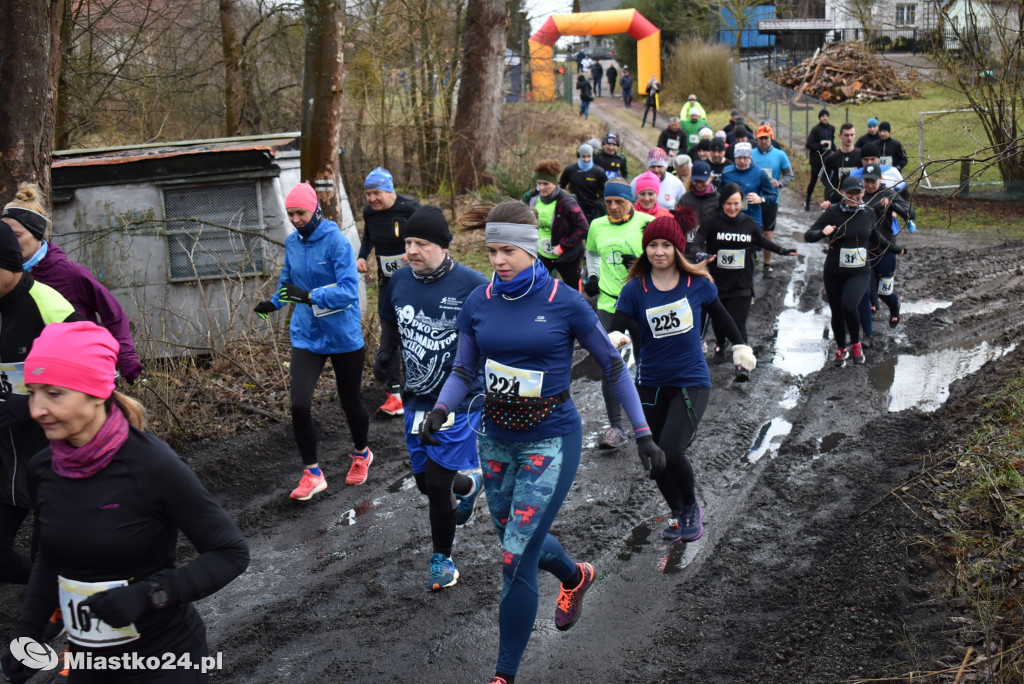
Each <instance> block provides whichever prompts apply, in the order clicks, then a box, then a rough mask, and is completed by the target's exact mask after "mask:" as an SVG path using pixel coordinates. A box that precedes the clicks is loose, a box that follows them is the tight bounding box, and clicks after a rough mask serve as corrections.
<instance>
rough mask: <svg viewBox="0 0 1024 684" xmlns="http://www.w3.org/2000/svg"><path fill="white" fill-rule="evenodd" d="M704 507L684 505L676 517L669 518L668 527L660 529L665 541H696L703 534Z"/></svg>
mask: <svg viewBox="0 0 1024 684" xmlns="http://www.w3.org/2000/svg"><path fill="white" fill-rule="evenodd" d="M703 521H704V509H702V508H701V507H700V506H698V505H697V504H694V505H692V506H684V507H683V510H682V512H681V513H680V514H679V517H678V518H670V519H669V521H668V527H666V528H665V529H664V530H662V531H661V538H662V539H664V540H665V541H670V542H677V541H685V542H691V541H697V540H698V539H700V538H701V537H702V536H704V522H703Z"/></svg>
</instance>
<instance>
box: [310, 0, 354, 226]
mask: <svg viewBox="0 0 1024 684" xmlns="http://www.w3.org/2000/svg"><path fill="white" fill-rule="evenodd" d="M305 9H306V61H305V67H304V70H303V75H302V143H301V156H302V169H301V170H302V179H303V180H304V181H306V182H307V183H310V184H312V185H313V187H314V188H315V189H316V192H317V197H318V198H319V199H320V206H321V207H322V208H323V210H324V215H325V216H326V217H327V218H329V219H331V220H332V221H339V220H340V217H341V209H340V203H339V200H338V197H339V192H338V186H339V183H340V182H341V172H340V169H339V159H338V149H339V147H340V144H341V103H342V81H343V80H344V72H343V71H342V65H343V58H344V55H343V53H342V37H343V35H344V29H345V5H344V2H341V1H340V0H305Z"/></svg>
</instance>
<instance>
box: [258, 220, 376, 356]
mask: <svg viewBox="0 0 1024 684" xmlns="http://www.w3.org/2000/svg"><path fill="white" fill-rule="evenodd" d="M284 249H285V255H284V268H282V269H281V278H280V279H279V281H278V283H277V290H276V291H275V292H274V296H273V297H272V298H271V301H272V302H273V303H274V305H275V306H276V307H277V308H278V309H280V308H281V307H282V306H284V303H283V302H282V301H281V299H280V296H279V292H280V290H281V287H282V286H283V285H284V284H285V283H289V284H291V285H297V286H298V287H301V288H303V289H304V290H309V293H310V297H311V298H312V306H310V305H308V304H295V305H294V306H295V311H294V312H293V313H292V320H291V325H290V327H289V331H290V332H291V338H292V346H293V347H298V348H299V349H305V350H307V351H311V352H313V353H314V354H344V353H345V352H350V351H355V350H357V349H359V348H361V347H362V346H363V332H362V327H361V324H360V311H359V277H358V275H357V273H356V260H355V257H354V255H353V254H352V245H350V244H349V242H348V239H347V238H346V237H345V236H344V235H343V234H342V232H341V229H340V228H338V224H337V223H335V222H334V221H330V220H328V219H322V220H321V221H320V225H318V226H317V227H316V228H315V229H314V230H313V233H312V234H311V235H310V236H309V237H308V238H306V239H303V238H302V236H301V235H299V232H298V231H294V232H292V233H291V234H290V235H289V236H288V237H287V238H285V241H284ZM314 310H316V312H317V313H320V314H321V315H319V316H318V315H316V314H315V313H314Z"/></svg>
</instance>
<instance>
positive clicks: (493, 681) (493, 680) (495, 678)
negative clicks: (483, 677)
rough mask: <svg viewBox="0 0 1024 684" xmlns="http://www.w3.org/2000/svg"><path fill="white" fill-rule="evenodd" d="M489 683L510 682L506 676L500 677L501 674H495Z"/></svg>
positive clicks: (502, 683) (501, 683)
mask: <svg viewBox="0 0 1024 684" xmlns="http://www.w3.org/2000/svg"><path fill="white" fill-rule="evenodd" d="M487 684H508V682H507V681H506V680H505V678H504V677H499V676H497V675H495V676H493V677H491V681H490V682H488V683H487Z"/></svg>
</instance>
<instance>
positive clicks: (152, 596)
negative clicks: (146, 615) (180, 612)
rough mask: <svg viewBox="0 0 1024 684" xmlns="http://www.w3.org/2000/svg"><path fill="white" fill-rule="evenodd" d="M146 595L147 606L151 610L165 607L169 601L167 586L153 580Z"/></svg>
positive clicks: (169, 594) (169, 595)
mask: <svg viewBox="0 0 1024 684" xmlns="http://www.w3.org/2000/svg"><path fill="white" fill-rule="evenodd" d="M148 596H149V607H150V608H152V609H153V610H160V609H161V608H166V607H167V604H169V603H170V602H171V593H170V592H169V591H167V587H162V586H160V585H159V584H156V583H155V582H153V583H151V586H150V589H149V594H148Z"/></svg>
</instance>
